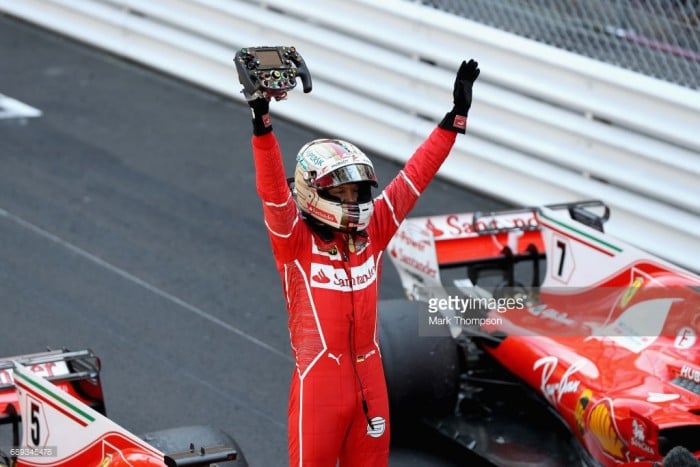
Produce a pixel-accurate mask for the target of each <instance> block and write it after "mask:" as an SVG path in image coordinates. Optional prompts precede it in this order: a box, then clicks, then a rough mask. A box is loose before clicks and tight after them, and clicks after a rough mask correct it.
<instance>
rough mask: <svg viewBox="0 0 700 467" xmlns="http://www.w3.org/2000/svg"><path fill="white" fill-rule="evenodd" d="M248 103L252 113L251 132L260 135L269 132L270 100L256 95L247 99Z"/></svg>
mask: <svg viewBox="0 0 700 467" xmlns="http://www.w3.org/2000/svg"><path fill="white" fill-rule="evenodd" d="M248 105H249V106H250V110H251V112H252V113H253V134H254V135H257V136H262V135H264V134H267V133H269V132H271V131H272V120H270V102H269V101H268V100H267V99H265V98H264V97H258V98H256V99H253V100H250V101H248Z"/></svg>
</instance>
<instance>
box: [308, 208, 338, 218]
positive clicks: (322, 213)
mask: <svg viewBox="0 0 700 467" xmlns="http://www.w3.org/2000/svg"><path fill="white" fill-rule="evenodd" d="M306 209H307V211H308V212H309V214H311V215H312V216H314V217H315V218H317V219H323V220H326V221H328V222H338V221H337V219H336V218H335V216H334V215H333V214H331V213H330V212H326V211H323V210H321V209H319V208H317V207H316V206H314V205H313V204H308V205H307V206H306Z"/></svg>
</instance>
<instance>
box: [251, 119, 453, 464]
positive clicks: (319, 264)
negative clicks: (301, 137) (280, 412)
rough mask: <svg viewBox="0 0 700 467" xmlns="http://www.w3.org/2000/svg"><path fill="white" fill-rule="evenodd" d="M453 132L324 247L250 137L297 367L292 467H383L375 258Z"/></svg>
mask: <svg viewBox="0 0 700 467" xmlns="http://www.w3.org/2000/svg"><path fill="white" fill-rule="evenodd" d="M455 138H456V133H454V132H452V131H449V130H444V129H442V128H439V127H438V128H436V129H435V130H433V132H432V133H431V135H430V136H429V137H428V138H427V139H426V140H425V141H424V142H423V144H422V145H421V146H420V147H419V148H418V149H417V150H416V152H415V154H414V155H413V156H412V157H411V158H410V160H409V161H408V162H407V163H406V165H405V166H404V168H403V170H401V171H400V172H399V174H398V175H397V176H396V177H395V178H394V179H393V180H392V181H391V183H390V184H389V185H388V186H387V187H386V188H385V189H384V191H383V192H382V193H381V195H380V196H378V197H377V198H375V200H374V214H373V215H372V217H371V220H370V223H369V225H368V227H367V229H366V230H365V231H363V232H360V233H357V234H355V235H348V234H345V233H341V232H339V231H334V233H333V237H332V238H331V239H330V240H328V241H325V240H324V239H322V238H321V236H319V235H318V234H317V233H316V232H315V231H314V230H313V229H312V228H311V227H310V226H309V225H308V224H307V223H306V222H304V220H303V219H302V218H301V215H300V211H299V209H298V208H297V205H296V202H295V200H294V198H293V197H292V195H291V192H290V190H289V188H288V185H287V182H286V176H285V170H284V165H283V161H282V155H281V152H280V148H279V145H278V142H277V139H276V138H275V136H274V134H273V133H267V134H265V135H262V136H253V139H252V145H253V155H254V159H255V168H256V184H257V191H258V194H259V196H260V197H261V199H262V201H263V212H264V218H265V225H266V226H267V230H268V233H269V236H270V239H271V243H272V251H273V254H274V258H275V262H276V265H277V269H278V270H279V273H280V276H281V278H282V285H283V289H284V294H285V298H286V302H287V311H288V313H289V314H288V319H289V333H290V339H291V347H292V351H293V354H294V359H295V362H296V368H295V371H294V372H293V375H292V380H291V388H290V396H289V412H288V417H289V419H288V430H289V432H288V438H289V464H290V466H322V467H334V466H336V463H337V462H338V461H339V462H340V463H339V465H340V466H342V467H348V466H351V467H353V466H354V467H367V466H372V467H375V466H386V465H387V463H388V457H389V406H388V398H387V390H386V382H385V379H384V370H383V367H382V360H381V355H380V351H379V342H378V329H377V303H378V287H379V278H380V274H381V260H382V253H383V251H384V249H385V248H386V246H387V244H388V242H389V240H390V239H391V237H392V236H393V234H394V233H395V232H396V230H397V228H398V226H399V224H400V223H401V221H402V220H403V219H404V218H405V217H406V216H407V215H408V213H409V211H410V210H411V208H413V206H414V205H415V203H416V201H417V200H418V197H419V195H420V194H421V192H422V191H423V190H424V189H425V188H426V187H427V186H428V184H429V183H430V181H431V180H432V178H433V177H434V175H435V173H436V172H437V171H438V169H439V168H440V166H441V164H442V163H443V161H444V160H445V158H446V157H447V155H448V154H449V152H450V150H451V148H452V146H453V144H454V141H455Z"/></svg>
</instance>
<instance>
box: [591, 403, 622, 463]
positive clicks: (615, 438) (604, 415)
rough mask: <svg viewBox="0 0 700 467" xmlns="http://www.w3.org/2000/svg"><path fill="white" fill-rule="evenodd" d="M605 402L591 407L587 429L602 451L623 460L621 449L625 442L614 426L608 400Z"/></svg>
mask: <svg viewBox="0 0 700 467" xmlns="http://www.w3.org/2000/svg"><path fill="white" fill-rule="evenodd" d="M606 402H607V403H605V402H602V403H600V404H598V405H596V406H595V407H593V409H592V410H591V413H590V416H589V417H588V429H589V430H590V432H591V433H593V436H595V438H596V439H597V440H598V442H599V443H600V447H601V448H602V449H603V451H605V452H606V453H608V454H610V455H611V456H613V457H615V458H617V459H623V460H624V456H623V453H622V451H623V450H624V449H625V443H624V442H623V441H622V439H621V438H620V435H619V434H618V432H617V428H616V427H615V422H614V420H613V416H612V410H611V407H610V406H609V405H608V404H609V402H608V401H606Z"/></svg>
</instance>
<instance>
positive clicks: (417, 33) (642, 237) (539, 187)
mask: <svg viewBox="0 0 700 467" xmlns="http://www.w3.org/2000/svg"><path fill="white" fill-rule="evenodd" d="M0 11H2V12H5V13H7V14H10V15H14V16H17V17H20V18H22V19H24V20H26V21H29V22H32V23H35V24H38V25H40V26H43V27H46V28H48V29H51V30H54V31H57V32H59V33H61V34H65V35H67V36H70V37H72V38H75V39H77V40H79V41H83V42H85V43H88V44H91V45H93V46H95V47H98V48H101V49H105V50H107V51H110V52H112V53H114V54H116V55H119V56H123V57H126V58H129V59H131V60H134V61H136V62H140V63H143V64H144V65H146V66H149V67H153V68H155V69H158V70H160V71H162V72H164V73H167V74H171V75H174V76H176V77H179V78H181V79H184V80H186V81H190V82H192V83H194V84H196V85H199V86H202V87H204V88H207V89H210V90H212V91H214V92H217V93H220V94H222V95H225V96H229V97H231V98H233V99H236V100H242V96H241V95H240V93H239V90H240V85H239V84H238V80H237V76H236V72H235V67H234V65H233V61H232V60H233V56H234V54H235V52H236V50H238V49H239V48H241V47H245V46H255V45H294V46H296V47H297V49H298V50H299V51H300V52H301V54H302V55H303V56H304V58H305V60H306V62H307V64H308V66H309V68H310V70H311V74H312V77H313V81H314V83H313V84H314V90H313V92H312V93H311V94H309V95H307V96H301V95H298V96H295V95H292V96H291V97H290V99H288V100H287V101H286V102H284V103H283V104H280V105H278V106H275V109H274V112H275V114H276V115H280V116H283V117H285V118H288V119H290V120H293V121H295V122H297V123H300V124H303V125H306V126H309V127H312V128H314V129H316V130H318V131H319V132H321V133H327V134H329V135H334V136H340V137H343V138H346V139H348V140H351V141H353V142H355V143H356V144H358V145H359V146H360V147H362V148H364V149H365V150H366V151H368V152H370V153H373V154H378V155H382V156H384V157H387V158H391V159H393V160H395V161H398V162H403V161H405V159H406V157H407V156H409V155H410V154H412V152H413V150H414V149H415V147H416V146H417V144H418V143H419V142H420V141H421V140H422V139H423V138H424V137H425V135H427V134H428V133H429V132H430V131H431V130H432V128H433V127H434V125H435V122H437V121H439V120H440V119H441V118H442V116H443V114H444V112H445V111H447V110H448V109H449V107H450V105H451V87H452V83H453V79H454V72H455V70H456V69H457V66H458V64H459V63H460V61H461V60H462V59H465V58H467V59H468V58H471V57H473V58H476V59H477V60H478V61H479V62H480V65H481V68H482V73H481V77H480V78H479V81H478V82H477V84H476V87H475V94H474V95H475V102H474V105H473V107H472V110H471V112H470V121H469V130H468V135H467V136H465V137H460V138H458V143H457V145H456V146H455V149H454V151H453V154H452V155H451V156H450V158H449V159H448V161H447V162H446V164H445V166H444V168H443V170H442V171H441V174H440V175H441V176H442V177H444V178H445V179H448V180H450V181H452V182H454V183H457V184H460V185H464V186H467V187H470V188H472V189H475V190H478V191H481V192H483V193H486V194H488V195H490V196H493V197H495V198H497V199H501V200H504V201H507V202H510V203H513V204H515V205H519V206H529V205H539V204H546V203H555V202H563V201H572V200H580V199H588V198H598V199H602V200H604V201H605V202H606V203H607V204H608V205H609V206H610V207H611V209H612V218H611V220H610V221H609V222H608V224H607V227H606V228H607V231H608V232H610V233H612V234H613V235H616V236H619V237H623V238H625V239H626V240H628V241H630V242H632V243H634V244H636V245H637V246H639V247H641V248H643V249H646V250H648V251H651V252H652V253H655V254H658V255H659V256H662V257H664V258H667V259H669V260H670V261H673V262H676V263H678V264H680V265H683V266H686V267H689V268H691V269H693V270H699V269H700V240H699V238H700V235H699V234H700V92H697V91H693V90H690V89H686V88H683V87H680V86H676V85H673V84H669V83H666V82H663V81H660V80H656V79H653V78H649V77H646V76H643V75H640V74H637V73H633V72H629V71H626V70H623V69H620V68H616V67H613V66H610V65H607V64H604V63H601V62H597V61H594V60H591V59H588V58H585V57H581V56H578V55H575V54H571V53H568V52H565V51H562V50H559V49H555V48H553V47H549V46H546V45H543V44H540V43H537V42H533V41H530V40H527V39H524V38H521V37H519V36H515V35H512V34H509V33H505V32H503V31H499V30H497V29H493V28H490V27H487V26H484V25H481V24H479V23H475V22H472V21H469V20H466V19H464V18H459V17H455V16H452V15H449V14H447V13H444V12H441V11H436V10H434V9H431V8H428V7H424V6H421V5H419V4H417V3H415V2H411V1H407V0H382V1H376V0H304V1H303V2H296V1H288V0H285V1H283V0H260V1H255V0H250V1H245V0H0ZM294 92H295V93H296V92H299V93H300V94H301V91H300V90H299V91H294ZM436 209H439V208H436Z"/></svg>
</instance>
